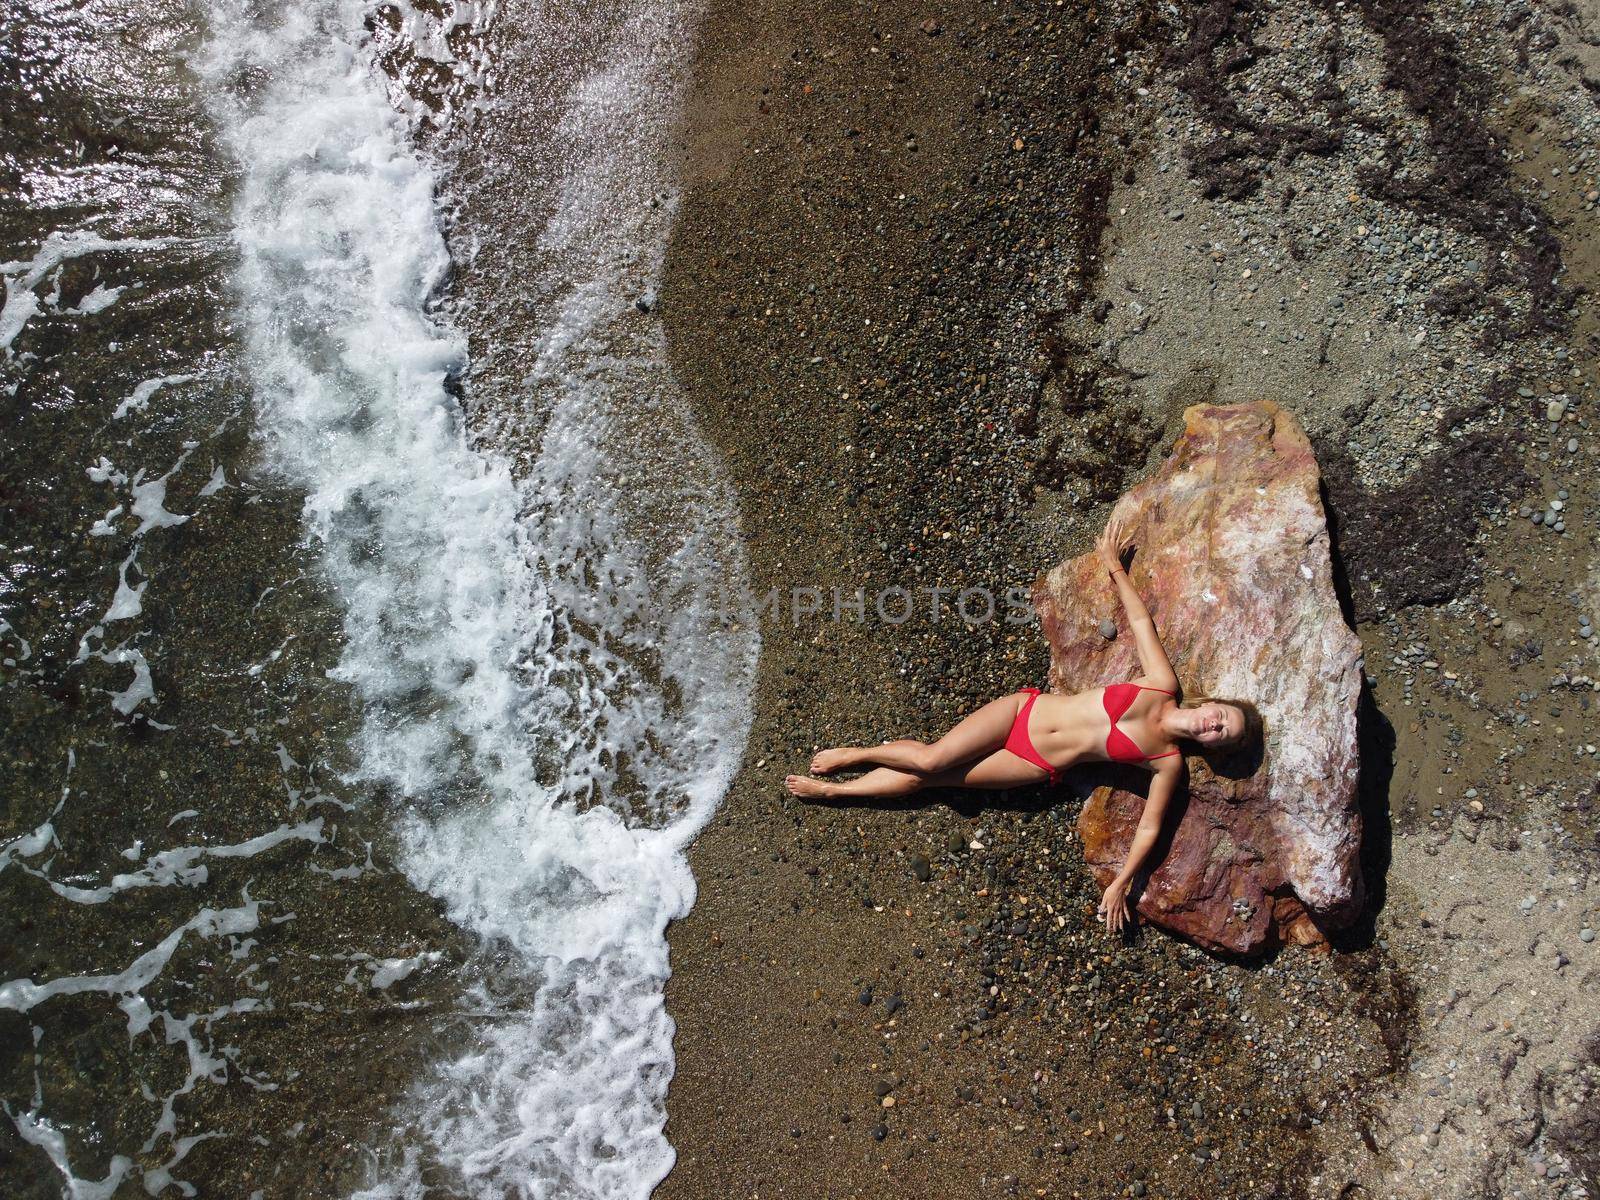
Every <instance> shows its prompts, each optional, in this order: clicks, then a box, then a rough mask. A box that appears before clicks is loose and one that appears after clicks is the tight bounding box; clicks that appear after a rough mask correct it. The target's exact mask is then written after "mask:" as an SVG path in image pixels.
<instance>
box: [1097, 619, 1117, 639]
mask: <svg viewBox="0 0 1600 1200" xmlns="http://www.w3.org/2000/svg"><path fill="white" fill-rule="evenodd" d="M1100 636H1101V637H1103V638H1105V639H1106V641H1108V642H1109V641H1111V640H1112V639H1113V638H1115V637H1116V636H1117V623H1116V622H1115V621H1113V620H1112V619H1111V618H1110V617H1101V618H1100Z"/></svg>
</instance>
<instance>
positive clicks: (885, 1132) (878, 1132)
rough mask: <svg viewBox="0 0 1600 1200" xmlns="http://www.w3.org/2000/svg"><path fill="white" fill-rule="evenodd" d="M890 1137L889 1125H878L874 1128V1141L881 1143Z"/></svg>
mask: <svg viewBox="0 0 1600 1200" xmlns="http://www.w3.org/2000/svg"><path fill="white" fill-rule="evenodd" d="M888 1136H889V1127H888V1126H887V1125H883V1124H878V1125H874V1126H873V1127H872V1140H873V1141H875V1142H881V1141H883V1139H884V1138H886V1137H888Z"/></svg>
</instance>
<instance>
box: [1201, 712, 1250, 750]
mask: <svg viewBox="0 0 1600 1200" xmlns="http://www.w3.org/2000/svg"><path fill="white" fill-rule="evenodd" d="M1189 711H1190V713H1191V716H1190V718H1189V719H1190V721H1191V724H1190V726H1189V730H1190V732H1189V736H1190V737H1192V738H1193V739H1194V740H1195V741H1197V742H1199V743H1200V744H1201V745H1202V746H1226V745H1229V744H1230V743H1233V742H1237V741H1238V740H1239V739H1240V738H1242V737H1243V736H1244V714H1243V713H1242V712H1240V711H1239V710H1238V709H1237V708H1235V707H1234V706H1233V705H1231V704H1219V703H1217V702H1215V701H1213V702H1211V703H1209V704H1201V705H1198V706H1196V707H1195V708H1192V709H1190V710H1189Z"/></svg>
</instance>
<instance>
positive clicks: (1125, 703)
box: [1006, 683, 1183, 784]
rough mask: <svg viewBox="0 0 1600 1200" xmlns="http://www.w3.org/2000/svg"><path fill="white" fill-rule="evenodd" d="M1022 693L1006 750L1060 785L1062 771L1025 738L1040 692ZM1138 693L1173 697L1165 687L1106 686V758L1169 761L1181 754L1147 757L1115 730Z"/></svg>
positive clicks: (1114, 759) (1036, 690) (1025, 690)
mask: <svg viewBox="0 0 1600 1200" xmlns="http://www.w3.org/2000/svg"><path fill="white" fill-rule="evenodd" d="M1022 690H1023V691H1024V692H1026V693H1028V699H1027V700H1026V701H1025V702H1024V703H1023V705H1022V710H1021V711H1020V712H1019V713H1017V719H1016V720H1015V721H1013V722H1011V732H1010V734H1009V735H1008V736H1007V737H1006V749H1007V750H1009V751H1011V753H1013V754H1015V755H1016V756H1017V757H1018V758H1020V759H1022V760H1023V761H1024V762H1030V763H1032V764H1033V765H1034V766H1036V767H1038V768H1040V769H1041V770H1043V771H1044V772H1045V773H1046V774H1047V775H1048V776H1049V780H1050V782H1051V783H1052V784H1055V783H1059V782H1061V772H1060V771H1058V770H1057V769H1056V768H1055V767H1052V766H1051V765H1050V764H1049V763H1047V762H1046V761H1045V759H1044V755H1042V754H1040V753H1039V751H1038V750H1036V749H1034V745H1033V739H1032V738H1031V737H1029V736H1028V717H1029V715H1030V714H1031V713H1032V712H1033V702H1034V701H1035V700H1037V699H1038V698H1039V689H1038V688H1023V689H1022ZM1140 692H1160V693H1161V694H1162V695H1163V696H1170V695H1172V693H1171V692H1169V691H1167V690H1166V689H1165V688H1153V687H1145V686H1144V685H1142V684H1138V683H1113V684H1109V685H1107V687H1106V690H1105V694H1104V695H1103V696H1102V697H1101V703H1102V704H1104V705H1105V709H1106V716H1108V717H1109V718H1111V728H1110V729H1109V730H1107V732H1106V757H1107V758H1108V759H1110V760H1111V761H1112V762H1120V763H1143V762H1150V761H1152V760H1154V759H1157V758H1170V757H1171V756H1172V755H1174V754H1181V753H1183V752H1182V751H1181V750H1168V751H1167V752H1166V753H1165V754H1146V753H1145V752H1144V751H1143V750H1140V749H1139V744H1138V743H1137V742H1135V741H1134V740H1133V739H1132V738H1131V737H1129V736H1128V735H1127V734H1125V733H1123V732H1122V730H1120V729H1118V728H1117V721H1118V720H1120V719H1121V717H1122V714H1123V713H1125V712H1127V711H1128V709H1129V708H1130V707H1131V706H1132V705H1133V702H1134V701H1135V700H1136V699H1138V696H1139V693H1140Z"/></svg>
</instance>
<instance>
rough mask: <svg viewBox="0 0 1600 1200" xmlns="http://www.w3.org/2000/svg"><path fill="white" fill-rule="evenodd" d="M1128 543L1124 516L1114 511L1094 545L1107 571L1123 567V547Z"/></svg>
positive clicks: (1101, 563)
mask: <svg viewBox="0 0 1600 1200" xmlns="http://www.w3.org/2000/svg"><path fill="white" fill-rule="evenodd" d="M1127 544H1128V536H1127V527H1126V526H1125V525H1124V523H1123V520H1122V517H1121V516H1120V515H1119V514H1118V513H1115V512H1113V513H1112V514H1111V519H1110V520H1109V521H1107V522H1106V527H1105V529H1104V530H1103V531H1102V532H1101V534H1100V540H1099V541H1097V542H1096V543H1095V545H1094V549H1095V553H1096V554H1098V555H1099V556H1100V565H1101V566H1103V567H1105V569H1106V570H1107V571H1116V570H1120V569H1121V568H1122V548H1123V547H1124V546H1126V545H1127Z"/></svg>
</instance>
